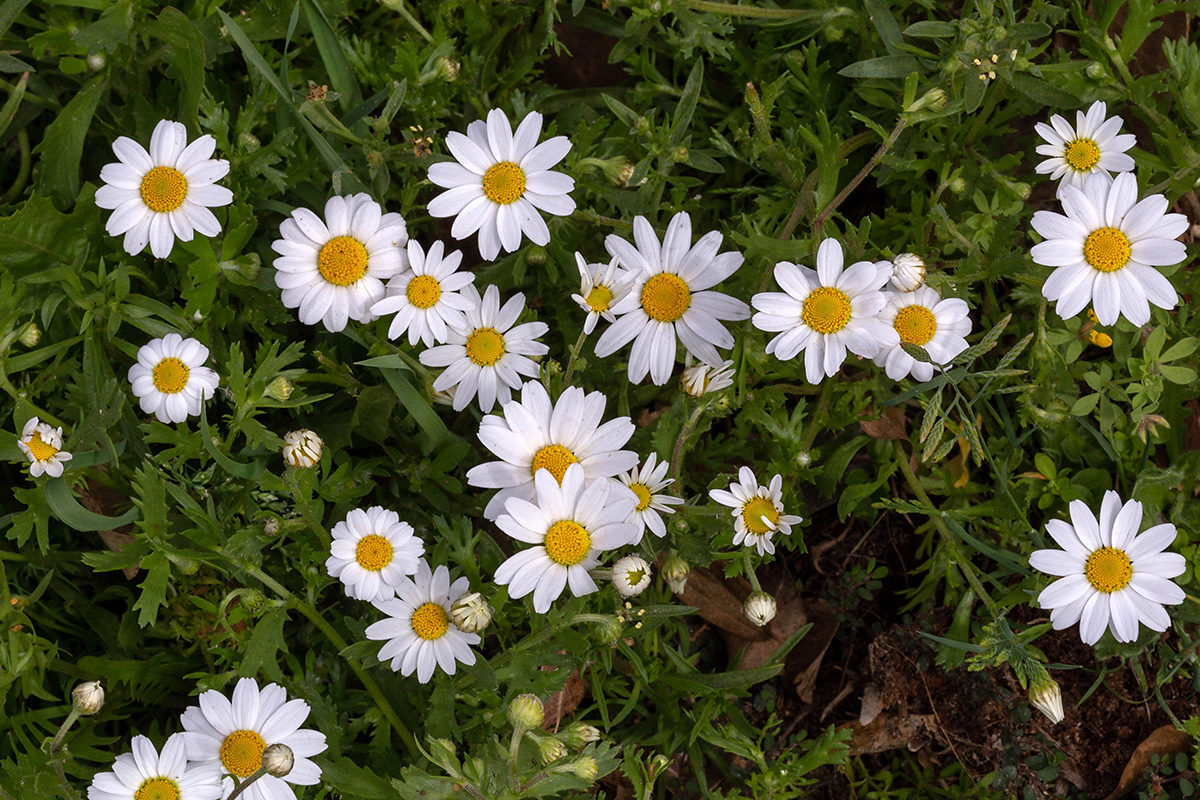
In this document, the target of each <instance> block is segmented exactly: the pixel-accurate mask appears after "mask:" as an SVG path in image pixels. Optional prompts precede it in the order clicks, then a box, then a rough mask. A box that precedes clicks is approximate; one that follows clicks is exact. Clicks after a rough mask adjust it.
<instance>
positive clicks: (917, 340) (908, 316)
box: [892, 306, 937, 345]
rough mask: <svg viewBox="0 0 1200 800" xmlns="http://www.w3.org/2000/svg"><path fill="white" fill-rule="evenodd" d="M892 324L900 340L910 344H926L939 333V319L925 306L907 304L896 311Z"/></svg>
mask: <svg viewBox="0 0 1200 800" xmlns="http://www.w3.org/2000/svg"><path fill="white" fill-rule="evenodd" d="M892 325H893V327H895V329H896V333H898V334H900V341H902V342H908V343H909V344H915V345H925V344H926V343H928V342H929V340H930V339H932V338H933V335H934V334H935V333H937V319H936V318H935V317H934V316H933V312H932V311H930V310H929V309H928V308H926V307H925V306H905V307H904V308H902V309H900V310H899V311H898V312H896V321H895V322H894V323H892Z"/></svg>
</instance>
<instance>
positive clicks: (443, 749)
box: [425, 736, 458, 772]
mask: <svg viewBox="0 0 1200 800" xmlns="http://www.w3.org/2000/svg"><path fill="white" fill-rule="evenodd" d="M425 745H426V746H427V747H428V748H429V757H430V758H431V759H432V760H433V763H435V764H437V765H438V766H439V767H441V768H442V769H444V770H446V771H447V772H450V769H451V767H456V765H457V764H458V757H457V755H456V754H455V751H454V742H452V741H450V740H449V739H435V738H434V737H432V736H430V737H428V738H426V739H425Z"/></svg>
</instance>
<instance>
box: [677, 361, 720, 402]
mask: <svg viewBox="0 0 1200 800" xmlns="http://www.w3.org/2000/svg"><path fill="white" fill-rule="evenodd" d="M690 361H691V358H686V359H684V363H685V364H686V363H688V362H690ZM679 385H680V387H681V388H682V389H683V392H684V394H686V395H687V396H688V397H695V398H701V397H704V395H706V394H711V393H713V392H719V391H721V390H722V389H728V388H729V387H730V386H733V362H732V361H722V362H721V364H720V366H715V367H714V366H711V365H709V364H704V363H700V364H697V365H696V366H694V367H691V366H685V367H684V370H683V376H682V377H681V378H680V380H679Z"/></svg>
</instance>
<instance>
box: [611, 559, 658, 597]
mask: <svg viewBox="0 0 1200 800" xmlns="http://www.w3.org/2000/svg"><path fill="white" fill-rule="evenodd" d="M651 576H652V573H651V571H650V565H649V564H647V563H646V559H644V558H642V557H641V556H625V557H624V558H621V559H618V560H617V563H615V564H613V567H612V583H613V586H615V587H616V589H617V592H618V593H620V595H621V597H637V596H638V595H639V594H641V593H642V592H644V591H645V590H646V587H647V586H649V585H650V578H651Z"/></svg>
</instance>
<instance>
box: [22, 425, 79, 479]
mask: <svg viewBox="0 0 1200 800" xmlns="http://www.w3.org/2000/svg"><path fill="white" fill-rule="evenodd" d="M62 446H63V441H62V428H51V427H50V426H49V425H47V424H46V423H45V422H42V421H41V420H39V419H38V418H37V417H30V418H29V421H28V422H26V423H25V427H24V428H22V429H21V438H20V439H18V440H17V447H19V448H21V452H22V453H24V454H25V457H26V458H28V459H29V474H30V475H32V476H33V477H35V478H36V477H38V476H40V475H42V473H45V474H46V475H49V476H50V477H51V478H57V477H60V476H61V475H62V474H63V462H65V461H70V460H71V459H72V458H74V456H72V455H71V454H70V453H68V452H67V451H65V450H63V449H62Z"/></svg>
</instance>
